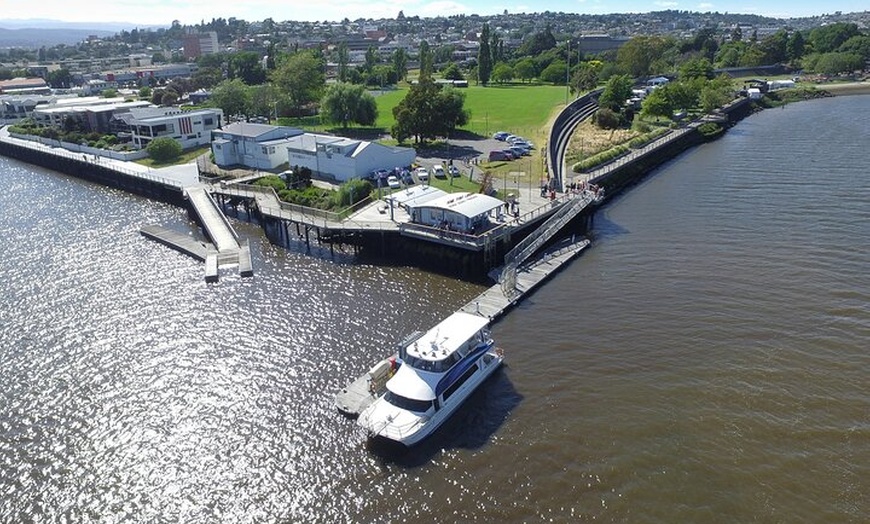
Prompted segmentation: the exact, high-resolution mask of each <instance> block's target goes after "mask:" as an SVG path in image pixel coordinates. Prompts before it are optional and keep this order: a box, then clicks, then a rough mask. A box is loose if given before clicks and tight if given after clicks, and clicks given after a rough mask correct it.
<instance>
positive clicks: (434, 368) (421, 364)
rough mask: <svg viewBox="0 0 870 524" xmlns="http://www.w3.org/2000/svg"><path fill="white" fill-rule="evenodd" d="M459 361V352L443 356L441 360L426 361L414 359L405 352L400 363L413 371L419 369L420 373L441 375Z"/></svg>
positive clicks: (460, 358)
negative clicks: (426, 372) (427, 372)
mask: <svg viewBox="0 0 870 524" xmlns="http://www.w3.org/2000/svg"><path fill="white" fill-rule="evenodd" d="M460 360H462V355H461V354H460V352H459V351H454V352H453V353H451V354H449V355H447V356H445V357H444V358H443V359H441V360H426V359H423V358H419V357H415V356H413V355H409V354H408V353H407V351H406V352H405V356H404V358H403V359H402V362H403V363H405V364H408V365H409V366H411V367H412V368H414V369H419V370H420V371H430V372H432V373H443V372H445V371H447V370H449V369H450V368H452V367H453V365H454V364H456V363H457V362H459V361H460Z"/></svg>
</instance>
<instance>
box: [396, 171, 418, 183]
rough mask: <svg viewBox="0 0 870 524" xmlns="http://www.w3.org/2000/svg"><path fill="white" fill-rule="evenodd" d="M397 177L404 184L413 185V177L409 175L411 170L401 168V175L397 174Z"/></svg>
mask: <svg viewBox="0 0 870 524" xmlns="http://www.w3.org/2000/svg"><path fill="white" fill-rule="evenodd" d="M399 178H401V180H402V182H403V183H404V184H405V185H406V186H413V185H414V177H413V176H411V172H410V171H408V170H407V169H403V170H402V173H401V175H399Z"/></svg>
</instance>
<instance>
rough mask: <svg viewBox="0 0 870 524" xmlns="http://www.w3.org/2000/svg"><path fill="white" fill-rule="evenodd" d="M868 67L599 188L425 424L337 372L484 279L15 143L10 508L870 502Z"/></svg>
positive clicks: (51, 516)
mask: <svg viewBox="0 0 870 524" xmlns="http://www.w3.org/2000/svg"><path fill="white" fill-rule="evenodd" d="M868 120H870V97H867V96H862V97H845V98H835V99H825V100H818V101H812V102H805V103H800V104H794V105H791V106H789V107H787V108H786V109H783V110H780V109H775V110H767V111H764V112H762V113H760V114H757V115H754V116H752V117H750V118H748V119H746V120H744V121H743V122H741V123H740V124H739V125H738V126H737V127H735V128H734V129H732V130H730V131H729V132H728V133H727V134H726V135H725V136H724V137H723V138H721V139H720V140H718V141H716V142H714V143H711V144H706V145H703V146H701V147H698V148H696V149H694V150H692V151H689V152H687V153H685V154H683V155H682V156H680V157H679V158H677V159H675V160H674V161H672V162H670V163H669V164H667V165H666V166H664V167H662V168H661V169H659V170H657V171H656V172H655V173H654V174H652V175H651V176H650V177H648V178H647V179H646V180H645V181H644V182H643V183H641V184H639V185H638V186H636V187H634V188H631V189H630V190H629V191H628V192H627V193H625V194H623V195H622V196H620V197H617V198H616V199H615V200H614V201H612V202H610V203H609V204H608V205H607V206H606V207H605V208H603V209H602V210H600V211H599V212H598V214H597V215H596V218H595V223H594V228H593V229H594V230H593V235H594V244H593V247H592V248H591V249H589V250H587V251H586V252H585V253H584V254H583V255H582V256H581V257H580V258H578V259H577V260H575V261H574V262H573V263H572V264H571V265H570V266H568V267H567V268H566V269H565V270H563V271H562V272H561V273H559V274H557V275H556V276H555V277H554V278H553V279H552V280H551V281H550V282H549V283H547V284H546V285H545V286H544V287H543V288H541V289H540V290H538V291H537V292H536V293H534V294H533V295H531V296H530V297H528V298H527V299H526V300H525V301H524V302H523V303H522V304H521V305H520V306H519V307H518V308H517V309H515V310H514V311H512V312H511V313H509V314H508V315H507V316H506V317H505V318H504V319H503V320H501V321H500V322H498V323H497V324H496V325H495V326H494V331H493V334H494V337H495V338H496V340H497V342H498V344H499V345H500V346H502V347H503V348H504V349H505V351H506V356H507V361H506V362H507V365H506V367H505V368H504V369H503V370H502V371H500V372H499V373H498V374H497V375H496V376H495V377H493V379H491V380H490V381H488V382H487V383H486V384H485V385H484V387H483V388H482V389H481V390H480V391H478V392H477V393H476V394H475V395H474V396H473V397H472V398H471V399H470V400H469V402H468V403H467V404H466V406H464V407H463V409H462V410H461V411H459V412H458V413H457V415H456V416H454V417H453V418H452V419H451V420H450V421H449V422H448V423H447V424H446V425H445V427H444V428H442V430H439V432H438V433H437V434H436V435H434V436H433V437H432V438H431V439H430V440H428V441H426V442H425V443H424V444H423V445H422V446H420V447H419V448H415V449H413V450H411V451H401V450H397V449H393V448H390V447H381V446H372V445H369V444H367V442H366V438H365V435H364V433H363V432H362V430H360V429H358V428H357V427H356V425H355V424H354V423H353V421H351V420H349V419H347V418H345V417H343V416H341V415H340V414H338V413H337V412H336V411H335V409H334V408H333V406H332V397H333V394H334V393H335V392H336V391H337V390H338V389H339V388H341V387H342V386H343V385H344V384H345V383H346V382H347V381H348V380H349V379H351V378H352V377H355V376H357V375H359V374H360V373H361V372H362V371H364V370H365V369H367V368H368V367H369V366H370V365H371V364H372V363H374V362H375V360H377V359H378V358H380V357H382V356H383V355H386V354H387V353H388V351H389V350H390V346H391V344H392V343H393V342H394V341H395V340H396V339H398V338H401V336H402V335H404V334H406V333H408V332H410V331H413V330H415V329H418V328H428V327H430V326H432V325H434V324H435V323H437V322H438V321H439V320H440V319H442V318H443V317H445V316H447V315H448V314H450V313H451V312H453V311H454V310H455V309H457V308H458V307H459V306H460V305H462V304H464V303H465V302H467V301H468V300H470V299H471V298H472V297H474V296H475V295H476V294H477V293H479V292H480V291H482V289H483V288H481V287H480V286H478V285H475V284H469V283H464V282H460V281H456V280H452V279H449V278H446V277H443V276H439V275H435V274H430V273H427V272H423V271H420V270H417V269H413V268H404V267H379V266H374V265H368V264H366V263H362V262H359V261H356V260H354V259H353V258H352V257H351V256H349V255H343V254H340V253H339V254H336V255H335V256H334V257H333V256H331V255H330V254H329V252H328V251H326V250H320V249H317V248H315V249H313V250H312V252H311V253H306V251H305V248H304V246H303V245H299V246H295V247H294V248H292V249H290V250H284V249H281V248H277V247H274V246H271V245H270V244H269V243H268V242H267V241H266V240H265V239H264V237H263V235H262V233H261V231H260V230H259V229H258V228H257V227H255V226H251V225H248V224H238V229H239V231H240V233H241V235H242V236H244V237H247V238H249V239H250V240H251V243H252V253H253V256H254V268H255V276H254V277H253V278H251V279H241V278H239V277H238V276H236V275H233V274H232V273H227V272H225V273H223V274H222V278H221V281H220V282H219V283H218V284H213V285H208V284H205V283H204V281H203V271H204V270H203V266H202V264H200V263H198V262H195V261H193V260H192V259H189V258H186V257H184V256H182V255H179V254H176V253H175V252H172V251H169V250H168V249H166V248H164V247H162V246H160V245H158V244H156V243H153V242H150V241H148V240H145V239H144V238H143V237H141V236H140V235H139V233H138V229H139V228H140V227H141V226H144V225H149V224H161V225H165V226H169V227H173V228H176V229H178V230H179V231H183V232H190V233H191V234H193V233H194V229H193V228H192V227H191V226H190V225H189V224H188V221H187V218H186V215H185V213H184V212H183V211H181V210H179V209H175V208H172V207H170V206H165V205H162V204H157V203H154V202H150V201H147V200H144V199H141V198H138V197H135V196H131V195H128V194H124V193H119V192H116V191H113V190H109V189H106V188H103V187H100V186H95V185H91V184H89V183H85V182H82V181H79V180H76V179H72V178H69V177H66V176H63V175H60V174H57V173H52V172H49V171H46V170H42V169H40V168H36V167H33V166H28V165H25V164H21V163H18V162H15V161H12V160H10V159H7V158H3V157H0V177H2V178H0V180H2V182H3V188H4V190H3V191H2V192H0V209H2V213H0V235H2V237H3V239H4V241H5V244H4V249H3V251H4V253H3V257H2V262H0V291H2V293H0V340H2V342H3V344H2V346H0V522H4V523H6V522H9V523H13V522H186V523H206V522H233V523H235V522H390V521H391V522H432V521H436V522H467V521H481V522H494V521H502V522H540V521H554V522H566V521H569V522H582V521H593V520H594V521H604V522H652V523H673V522H723V523H731V522H788V523H793V522H866V520H865V519H866V518H867V515H868V514H870V498H868V497H870V495H868V494H870V377H868V373H870V352H868V347H870V306H868V304H870V248H868V246H870V177H868V173H870V157H868V155H867V154H866V149H865V148H866V147H867V143H868V142H867V139H868V134H867V130H866V122H867V121H868Z"/></svg>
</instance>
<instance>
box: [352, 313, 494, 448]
mask: <svg viewBox="0 0 870 524" xmlns="http://www.w3.org/2000/svg"><path fill="white" fill-rule="evenodd" d="M488 325H489V320H487V319H486V318H483V317H480V316H477V315H471V314H469V313H463V312H458V313H454V314H453V315H451V316H449V317H447V318H446V319H444V320H443V321H442V322H441V323H440V324H438V325H437V326H435V327H434V328H432V329H430V330H429V331H428V332H427V333H425V334H423V335H422V336H420V337H419V338H416V339H415V340H413V341H410V342H408V343H407V344H406V345H403V346H402V347H400V348H399V359H398V363H399V368H398V370H397V371H396V373H395V375H393V377H392V378H390V380H389V381H387V385H386V386H387V387H386V391H385V392H384V394H383V395H381V396H379V397H378V398H377V400H375V401H374V402H373V403H372V404H371V405H369V406H368V407H367V408H366V409H365V410H363V412H362V413H360V416H359V418H358V419H357V423H358V424H359V425H360V426H362V427H364V428H366V429H367V430H368V431H369V434H370V435H371V436H373V437H382V438H386V439H389V440H394V441H397V442H401V443H402V444H404V445H406V446H412V445H414V444H416V443H418V442H420V441H421V440H422V439H423V438H425V437H426V436H427V435H429V434H431V433H432V432H433V431H435V429H436V428H438V426H440V425H441V424H442V423H443V422H444V421H445V420H447V418H448V417H450V415H451V414H452V413H453V412H454V411H456V408H458V407H459V406H460V405H461V404H462V402H463V401H464V400H465V399H466V398H468V396H469V395H470V394H471V392H472V391H474V390H475V389H476V388H477V386H479V385H480V384H481V383H482V382H483V381H484V380H486V378H487V377H489V376H490V375H491V374H492V373H493V371H495V370H496V369H497V368H498V367H499V365H501V363H502V360H503V355H502V351H501V349H499V348H496V347H495V345H494V343H493V341H492V337H491V336H490V332H489V330H488V329H487V326H488Z"/></svg>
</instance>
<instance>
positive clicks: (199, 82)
mask: <svg viewBox="0 0 870 524" xmlns="http://www.w3.org/2000/svg"><path fill="white" fill-rule="evenodd" d="M191 80H192V81H193V85H194V87H196V88H197V89H210V88H212V87H214V86H216V85H218V84H219V83H221V81H222V80H223V72H222V71H221V69H220V67H200V68H199V69H198V70H197V71H196V73H194V74H193V76H192V77H191Z"/></svg>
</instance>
